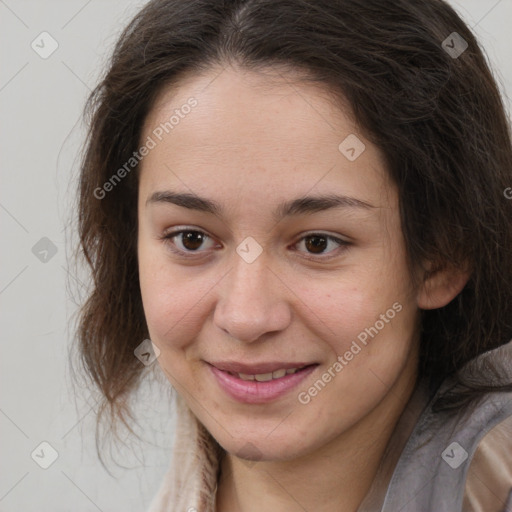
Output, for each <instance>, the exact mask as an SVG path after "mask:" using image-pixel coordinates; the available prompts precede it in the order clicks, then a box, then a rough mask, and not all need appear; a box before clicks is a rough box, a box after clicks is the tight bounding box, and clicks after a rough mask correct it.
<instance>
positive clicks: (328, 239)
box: [297, 233, 350, 259]
mask: <svg viewBox="0 0 512 512" xmlns="http://www.w3.org/2000/svg"><path fill="white" fill-rule="evenodd" d="M301 243H304V247H305V249H306V252H307V253H308V254H311V255H318V256H320V258H319V259H328V258H331V257H334V256H336V253H338V252H339V251H336V247H335V246H336V245H337V246H339V249H340V250H343V249H346V248H347V247H348V246H349V245H350V243H349V242H346V241H345V240H341V239H340V238H337V237H334V236H331V235H326V234H323V233H313V234H311V235H306V236H304V237H302V238H301V240H299V242H298V243H297V245H300V244H301ZM332 244H335V246H334V249H333V250H330V251H328V252H325V251H326V250H327V249H328V248H329V246H331V247H332ZM331 253H334V254H331ZM324 254H326V256H325V257H323V255H324ZM310 259H313V258H310Z"/></svg>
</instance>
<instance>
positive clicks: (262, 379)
mask: <svg viewBox="0 0 512 512" xmlns="http://www.w3.org/2000/svg"><path fill="white" fill-rule="evenodd" d="M254 378H255V379H256V380H257V381H258V382H266V381H267V380H272V373H260V374H259V375H255V376H254Z"/></svg>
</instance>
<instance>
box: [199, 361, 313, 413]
mask: <svg viewBox="0 0 512 512" xmlns="http://www.w3.org/2000/svg"><path fill="white" fill-rule="evenodd" d="M207 364H208V366H209V369H210V370H211V373H212V374H213V376H214V377H215V380H216V381H217V384H218V385H219V387H220V388H221V389H222V390H223V391H224V392H225V393H226V394H227V395H229V396H230V397H231V398H234V399H236V400H237V401H239V402H243V403H250V404H261V403H266V402H269V401H272V400H276V399H277V398H280V397H282V396H283V395H285V394H287V393H289V392H290V391H291V390H292V389H293V388H295V387H297V386H298V384H299V383H300V382H301V381H303V380H304V379H305V378H306V377H307V376H308V375H310V374H311V373H312V372H313V371H315V369H316V368H317V367H318V366H319V364H318V363H282V362H280V363H266V364H259V365H252V366H249V365H243V364H238V363H207ZM241 370H243V371H241Z"/></svg>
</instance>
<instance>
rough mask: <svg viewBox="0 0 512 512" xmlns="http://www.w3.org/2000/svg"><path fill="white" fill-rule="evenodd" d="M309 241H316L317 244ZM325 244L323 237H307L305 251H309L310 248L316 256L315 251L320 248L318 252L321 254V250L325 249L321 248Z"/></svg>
mask: <svg viewBox="0 0 512 512" xmlns="http://www.w3.org/2000/svg"><path fill="white" fill-rule="evenodd" d="M311 240H316V241H317V242H316V243H310V241H311ZM318 240H321V242H320V243H318ZM325 242H326V238H325V237H323V236H309V237H307V238H306V249H307V250H310V249H311V248H313V251H312V252H313V253H315V254H317V252H315V251H316V249H318V248H319V247H320V249H321V250H320V251H318V252H322V250H324V249H325V247H322V246H324V245H325Z"/></svg>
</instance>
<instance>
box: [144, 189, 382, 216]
mask: <svg viewBox="0 0 512 512" xmlns="http://www.w3.org/2000/svg"><path fill="white" fill-rule="evenodd" d="M155 203H170V204H175V205H177V206H182V207H183V208H188V209H190V210H196V211H200V212H205V213H211V214H213V215H216V216H218V217H222V211H223V209H222V206H221V205H220V204H219V203H217V202H216V201H213V200H212V199H207V198H204V197H200V196H198V195H196V194H189V193H178V192H173V191H171V190H165V191H159V192H154V193H153V194H151V196H149V197H148V199H147V201H146V206H147V205H148V204H155ZM332 208H349V209H355V210H357V209H361V210H369V209H371V208H375V206H373V205H371V204H370V203H367V202H365V201H361V200H360V199H356V198H354V197H349V196H344V195H336V194H327V195H317V196H306V197H299V198H297V199H292V200H290V201H285V202H283V203H280V204H279V205H278V206H277V208H276V209H275V210H274V212H273V215H272V216H273V218H274V220H276V221H277V220H281V219H283V218H285V217H290V216H293V215H311V214H313V213H317V212H321V211H325V210H330V209H332Z"/></svg>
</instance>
